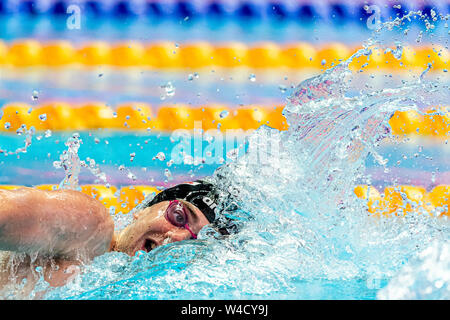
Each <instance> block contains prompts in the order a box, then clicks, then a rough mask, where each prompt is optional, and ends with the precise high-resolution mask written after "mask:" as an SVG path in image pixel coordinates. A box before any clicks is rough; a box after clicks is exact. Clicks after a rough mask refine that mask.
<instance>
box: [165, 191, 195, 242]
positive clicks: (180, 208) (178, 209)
mask: <svg viewBox="0 0 450 320" xmlns="http://www.w3.org/2000/svg"><path fill="white" fill-rule="evenodd" d="M164 218H166V220H167V221H168V222H169V223H170V224H172V225H174V226H175V227H178V228H184V229H186V230H187V231H189V233H190V234H191V236H192V238H194V239H197V235H196V234H195V233H194V232H192V230H191V229H190V228H189V226H188V209H187V208H186V205H185V204H183V203H182V202H181V201H179V200H172V201H170V202H169V206H168V207H167V209H166V211H165V212H164Z"/></svg>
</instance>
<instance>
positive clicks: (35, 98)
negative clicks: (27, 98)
mask: <svg viewBox="0 0 450 320" xmlns="http://www.w3.org/2000/svg"><path fill="white" fill-rule="evenodd" d="M37 99H39V91H37V90H33V92H32V93H31V100H33V101H36V100H37Z"/></svg>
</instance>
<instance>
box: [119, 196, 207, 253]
mask: <svg viewBox="0 0 450 320" xmlns="http://www.w3.org/2000/svg"><path fill="white" fill-rule="evenodd" d="M183 204H184V205H185V207H186V208H187V220H188V226H189V229H190V230H191V231H192V232H193V233H195V234H198V233H199V231H200V229H201V228H203V227H204V226H206V225H207V224H209V222H208V220H207V219H206V217H205V216H204V215H203V213H202V212H201V211H200V210H199V209H198V208H197V207H195V206H194V205H192V204H190V203H188V202H184V201H183ZM168 206H169V201H163V202H160V203H157V204H155V205H153V206H151V207H148V208H145V209H143V210H141V211H139V212H137V213H136V214H135V216H134V221H133V223H131V224H130V225H129V226H127V227H126V228H125V229H124V230H123V231H122V232H121V233H120V234H119V236H118V238H117V242H116V246H115V247H116V250H117V251H121V252H125V253H127V254H129V255H134V254H135V253H136V252H137V251H139V250H143V251H146V252H149V251H151V250H152V249H154V248H156V247H158V246H161V245H163V244H166V243H171V242H177V241H181V240H187V239H190V238H192V235H191V233H190V232H189V231H188V230H187V229H185V228H182V227H181V228H179V227H176V226H174V225H173V224H171V223H170V222H169V221H167V220H166V218H165V217H164V212H165V211H166V209H167V207H168Z"/></svg>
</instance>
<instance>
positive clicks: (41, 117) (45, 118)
mask: <svg viewBox="0 0 450 320" xmlns="http://www.w3.org/2000/svg"><path fill="white" fill-rule="evenodd" d="M39 120H41V121H45V120H47V114H46V113H43V114H40V115H39Z"/></svg>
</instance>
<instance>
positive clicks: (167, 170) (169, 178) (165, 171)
mask: <svg viewBox="0 0 450 320" xmlns="http://www.w3.org/2000/svg"><path fill="white" fill-rule="evenodd" d="M164 176H165V177H166V178H167V179H168V180H172V172H170V170H169V169H164Z"/></svg>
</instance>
